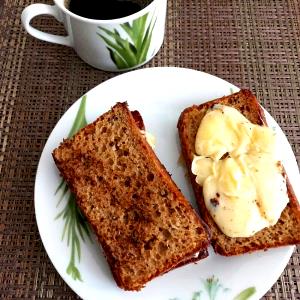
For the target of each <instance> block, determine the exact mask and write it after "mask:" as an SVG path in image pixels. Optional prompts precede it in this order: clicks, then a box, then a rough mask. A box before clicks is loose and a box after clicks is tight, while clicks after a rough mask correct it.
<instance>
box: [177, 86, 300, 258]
mask: <svg viewBox="0 0 300 300" xmlns="http://www.w3.org/2000/svg"><path fill="white" fill-rule="evenodd" d="M215 104H223V105H228V106H232V107H234V108H236V109H237V110H238V111H240V112H241V113H242V114H243V115H244V116H245V117H246V118H247V119H248V120H250V121H251V122H252V123H255V124H258V125H267V124H266V120H265V116H264V112H263V110H262V108H261V106H260V105H259V103H258V101H257V99H256V97H255V96H254V95H253V94H252V93H251V92H250V91H248V90H241V91H240V92H238V93H235V94H233V95H230V96H226V97H222V98H219V99H216V100H213V101H210V102H207V103H204V104H202V105H198V106H196V105H194V106H192V107H189V108H186V109H185V110H184V111H183V112H182V113H181V115H180V118H179V121H178V126H177V127H178V131H179V137H180V141H181V147H182V154H183V156H184V159H185V162H186V166H187V168H188V171H189V176H190V180H191V183H192V186H193V189H194V193H195V196H196V200H197V204H198V206H199V209H200V215H201V217H202V218H203V219H204V221H205V222H206V223H207V224H208V227H209V228H210V230H211V234H212V237H211V243H212V246H213V248H214V250H215V252H217V253H219V254H221V255H225V256H231V255H237V254H242V253H248V252H253V251H256V250H261V249H268V248H273V247H279V246H285V245H293V244H298V243H300V207H299V203H298V201H297V199H296V196H295V193H294V191H293V189H292V186H291V185H290V182H289V180H288V178H287V190H288V196H289V199H290V202H289V203H288V205H287V207H286V208H285V209H284V211H283V212H282V214H281V217H280V219H279V221H278V222H277V224H275V225H274V226H272V227H269V228H265V229H263V230H261V231H260V232H258V233H256V234H255V235H254V236H252V237H249V238H230V237H228V236H226V235H225V234H223V233H222V232H221V230H220V229H219V228H218V226H217V225H216V223H215V222H214V220H213V218H212V217H211V215H210V213H209V211H208V210H207V209H206V206H205V203H204V199H203V193H202V187H201V186H200V185H198V184H197V183H196V181H195V178H196V176H195V175H194V174H192V172H191V164H192V160H193V155H194V154H195V138H196V134H197V130H198V127H199V125H200V122H201V120H202V118H203V117H204V115H205V114H206V112H207V110H208V109H209V108H211V107H213V106H214V105H215ZM285 176H286V174H285Z"/></svg>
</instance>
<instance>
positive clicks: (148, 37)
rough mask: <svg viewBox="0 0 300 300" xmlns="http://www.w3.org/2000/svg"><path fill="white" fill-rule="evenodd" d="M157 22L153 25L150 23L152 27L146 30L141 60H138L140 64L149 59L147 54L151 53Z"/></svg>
mask: <svg viewBox="0 0 300 300" xmlns="http://www.w3.org/2000/svg"><path fill="white" fill-rule="evenodd" d="M155 22H156V20H155V21H154V22H153V24H152V25H151V23H150V25H149V26H148V28H147V30H146V33H145V36H144V39H143V41H142V45H141V50H140V53H139V58H138V60H139V63H142V62H144V61H145V60H146V59H147V54H148V51H149V47H150V43H151V38H152V32H153V28H154V25H155ZM151 26H152V27H151Z"/></svg>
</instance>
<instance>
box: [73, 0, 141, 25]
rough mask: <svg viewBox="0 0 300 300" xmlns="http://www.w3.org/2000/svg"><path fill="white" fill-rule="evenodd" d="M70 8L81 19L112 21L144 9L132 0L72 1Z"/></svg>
mask: <svg viewBox="0 0 300 300" xmlns="http://www.w3.org/2000/svg"><path fill="white" fill-rule="evenodd" d="M68 8H69V10H70V11H71V12H72V13H74V14H76V15H79V16H81V17H85V18H89V19H96V20H110V19H117V18H122V17H126V16H129V15H131V14H134V13H136V12H138V11H139V10H141V9H142V8H143V7H142V5H140V4H138V3H137V2H136V1H134V2H133V1H131V0H71V1H70V2H69V6H68Z"/></svg>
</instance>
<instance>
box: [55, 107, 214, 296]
mask: <svg viewBox="0 0 300 300" xmlns="http://www.w3.org/2000/svg"><path fill="white" fill-rule="evenodd" d="M142 130H144V125H143V120H142V118H141V116H140V114H139V113H138V112H137V111H135V112H130V110H129V109H128V107H127V104H126V103H117V104H116V105H115V106H114V107H112V109H111V110H109V111H108V112H106V113H105V114H103V115H102V116H100V117H99V118H98V119H97V120H96V121H95V122H93V123H92V124H89V125H88V126H86V127H85V128H83V129H81V130H80V131H79V132H78V133H77V134H76V135H74V137H73V138H71V139H67V140H65V141H63V142H62V143H61V144H60V146H59V147H58V148H56V149H55V150H54V151H53V158H54V161H55V163H56V165H57V167H58V169H59V171H60V173H61V174H62V176H63V177H64V179H65V180H66V181H67V183H68V185H69V187H70V189H71V190H72V192H73V193H74V194H75V196H76V202H77V205H78V206H79V208H80V209H81V211H82V213H83V214H84V215H85V217H86V218H87V220H88V222H89V223H90V224H91V226H92V228H93V229H94V232H95V234H96V236H97V238H98V239H99V242H100V243H101V245H102V248H103V250H104V254H105V256H106V259H107V261H108V264H109V266H110V268H111V271H112V274H113V276H114V278H115V281H116V283H117V284H118V286H119V287H121V288H123V289H125V290H140V289H141V288H142V287H143V286H144V285H145V283H146V282H148V281H149V280H151V279H152V278H154V277H156V276H159V275H161V274H163V273H165V272H167V271H169V270H171V269H173V268H175V267H178V266H180V265H182V264H186V263H188V262H192V261H197V260H199V259H201V258H204V257H206V256H207V255H208V254H207V246H208V244H209V240H208V236H207V232H206V229H205V227H204V226H203V224H202V222H201V220H200V219H199V217H198V215H197V214H196V212H195V211H194V209H193V208H192V206H191V205H190V203H189V202H188V201H187V200H186V199H185V197H184V196H183V194H182V193H181V192H180V190H179V189H178V187H177V186H176V184H175V183H174V181H173V180H172V179H171V177H170V175H169V174H168V172H167V171H166V169H165V168H164V166H163V165H162V164H161V162H160V161H159V159H158V158H157V157H156V155H155V153H154V151H153V150H152V148H151V147H150V145H149V143H148V142H147V140H146V138H147V136H146V134H145V132H141V131H142Z"/></svg>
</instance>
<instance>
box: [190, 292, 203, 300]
mask: <svg viewBox="0 0 300 300" xmlns="http://www.w3.org/2000/svg"><path fill="white" fill-rule="evenodd" d="M201 293H202V292H201V291H199V292H194V294H193V297H192V300H200V299H201Z"/></svg>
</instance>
